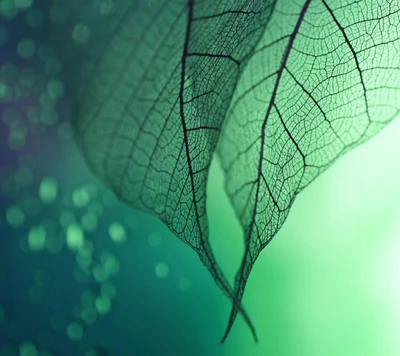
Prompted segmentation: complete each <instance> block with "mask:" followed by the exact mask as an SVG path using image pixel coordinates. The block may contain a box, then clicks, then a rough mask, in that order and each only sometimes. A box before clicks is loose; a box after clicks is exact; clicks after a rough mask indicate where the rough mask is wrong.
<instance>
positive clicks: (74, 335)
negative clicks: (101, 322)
mask: <svg viewBox="0 0 400 356" xmlns="http://www.w3.org/2000/svg"><path fill="white" fill-rule="evenodd" d="M67 336H68V337H69V338H70V339H71V340H72V341H78V340H80V339H82V337H83V327H82V325H81V324H80V323H78V322H72V323H70V324H69V325H68V326H67Z"/></svg>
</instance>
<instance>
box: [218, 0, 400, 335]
mask: <svg viewBox="0 0 400 356" xmlns="http://www.w3.org/2000/svg"><path fill="white" fill-rule="evenodd" d="M399 19H400V5H399V2H397V1H389V0H387V1H386V0H379V1H375V0H374V1H372V0H363V1H347V0H346V1H345V0H343V1H333V0H307V1H293V0H290V1H289V0H278V1H277V4H276V7H275V10H274V13H273V15H272V18H271V20H270V21H269V23H268V26H267V28H266V31H265V34H264V35H263V37H262V39H261V41H260V42H259V44H258V46H257V48H256V50H255V53H254V55H253V56H252V58H251V60H250V62H249V63H248V65H247V67H246V69H245V70H244V72H243V74H242V76H241V78H240V80H239V82H238V85H237V88H236V91H235V93H234V96H233V99H232V102H231V105H230V108H229V111H228V115H227V120H226V123H225V125H224V128H223V131H222V135H221V138H220V144H219V149H218V153H219V158H220V160H221V162H222V166H223V169H224V171H225V174H226V190H227V192H228V195H229V197H230V200H231V202H232V204H233V206H234V210H235V212H236V214H237V216H238V218H239V220H240V222H241V225H242V227H243V230H244V238H245V252H244V257H243V261H242V264H241V266H240V269H239V271H238V272H237V275H236V278H235V291H236V293H237V297H238V299H239V300H241V299H242V297H243V293H244V289H245V285H246V282H247V280H248V277H249V274H250V271H251V269H252V266H253V265H254V263H255V261H256V259H257V257H258V255H259V253H260V251H261V250H262V249H263V248H264V247H265V246H266V245H267V244H268V243H269V242H270V241H271V239H272V238H273V237H274V236H275V234H276V233H277V231H278V230H279V229H280V227H281V226H282V224H283V223H284V221H285V219H286V217H287V215H288V213H289V210H290V207H291V206H292V203H293V201H294V199H295V197H296V196H297V194H298V193H299V192H300V191H301V190H302V189H303V188H304V187H306V186H307V185H308V184H309V183H310V182H311V181H313V180H314V179H315V178H316V177H317V176H318V175H319V174H321V173H322V172H323V171H324V170H326V169H327V168H328V167H329V166H330V165H331V164H332V163H333V162H334V161H335V160H336V159H338V158H339V157H340V156H342V155H343V154H345V153H346V152H347V151H349V150H350V149H352V148H354V147H355V146H357V145H359V144H361V143H362V142H364V141H366V140H367V139H369V138H370V137H372V136H374V135H375V134H377V133H378V132H379V131H380V130H381V129H382V128H383V127H384V126H385V125H386V124H387V123H389V122H390V121H391V120H393V119H394V118H395V117H397V116H398V114H399V110H400V90H399V89H400V66H399V63H400V39H399V38H400V21H399ZM303 223H309V222H303ZM236 314H237V309H236V307H235V306H233V309H232V313H231V317H230V320H229V323H228V328H227V331H226V334H225V336H224V339H225V338H226V336H227V335H228V333H229V331H230V329H231V327H232V325H233V322H234V320H235V316H236Z"/></svg>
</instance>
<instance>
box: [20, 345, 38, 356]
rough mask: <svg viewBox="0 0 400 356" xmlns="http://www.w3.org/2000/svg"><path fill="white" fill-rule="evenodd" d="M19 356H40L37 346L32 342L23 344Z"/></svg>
mask: <svg viewBox="0 0 400 356" xmlns="http://www.w3.org/2000/svg"><path fill="white" fill-rule="evenodd" d="M19 356H38V352H37V348H36V346H35V345H34V344H33V343H31V342H23V343H22V344H21V345H20V346H19Z"/></svg>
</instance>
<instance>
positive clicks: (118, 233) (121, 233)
mask: <svg viewBox="0 0 400 356" xmlns="http://www.w3.org/2000/svg"><path fill="white" fill-rule="evenodd" d="M108 234H109V235H110V237H111V239H112V240H113V241H114V242H115V243H117V244H121V243H123V242H125V241H126V231H125V228H124V226H123V225H121V224H120V223H112V224H111V225H110V226H109V228H108Z"/></svg>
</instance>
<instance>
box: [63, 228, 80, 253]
mask: <svg viewBox="0 0 400 356" xmlns="http://www.w3.org/2000/svg"><path fill="white" fill-rule="evenodd" d="M66 241H67V245H68V247H69V248H70V249H71V250H79V249H80V248H82V246H83V244H84V235H83V231H82V228H81V227H80V226H79V225H78V224H70V225H69V226H68V228H67V231H66Z"/></svg>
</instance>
